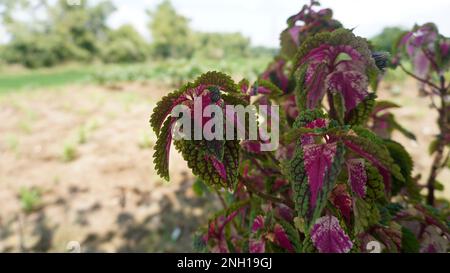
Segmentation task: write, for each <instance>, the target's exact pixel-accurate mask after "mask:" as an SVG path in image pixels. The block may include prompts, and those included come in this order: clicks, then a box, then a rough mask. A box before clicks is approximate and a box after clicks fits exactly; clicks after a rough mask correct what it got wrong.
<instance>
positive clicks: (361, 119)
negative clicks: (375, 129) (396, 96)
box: [345, 93, 377, 125]
mask: <svg viewBox="0 0 450 273" xmlns="http://www.w3.org/2000/svg"><path fill="white" fill-rule="evenodd" d="M376 97H377V96H376V95H375V93H369V95H368V96H367V97H366V98H365V99H364V100H363V101H362V102H361V103H360V104H358V106H356V107H355V108H353V109H352V110H350V111H349V112H348V114H347V115H346V117H345V124H349V125H364V124H365V123H366V122H367V120H368V119H369V117H370V114H371V113H372V110H373V109H374V106H375V99H376Z"/></svg>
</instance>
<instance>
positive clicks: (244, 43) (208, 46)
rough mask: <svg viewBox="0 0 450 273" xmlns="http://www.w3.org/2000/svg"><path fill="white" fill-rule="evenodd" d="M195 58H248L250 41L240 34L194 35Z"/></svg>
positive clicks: (205, 33)
mask: <svg viewBox="0 0 450 273" xmlns="http://www.w3.org/2000/svg"><path fill="white" fill-rule="evenodd" d="M195 37H196V40H197V41H196V51H197V52H196V54H195V55H196V56H200V57H207V58H214V59H221V58H224V57H230V56H231V57H237V56H239V57H241V56H248V55H249V52H250V39H248V38H247V37H244V36H243V35H242V34H241V33H208V32H198V33H196V36H195Z"/></svg>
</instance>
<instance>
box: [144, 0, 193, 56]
mask: <svg viewBox="0 0 450 273" xmlns="http://www.w3.org/2000/svg"><path fill="white" fill-rule="evenodd" d="M147 14H148V15H149V16H150V18H151V20H150V23H149V25H148V26H149V29H150V31H151V34H152V52H153V55H154V56H155V57H159V58H190V57H191V56H192V54H193V52H194V43H195V40H194V35H193V32H192V31H191V29H190V28H189V20H188V19H187V18H186V17H184V16H182V15H180V14H178V13H177V12H176V10H175V8H174V7H173V6H172V4H171V3H170V2H169V1H168V0H165V1H163V2H162V3H161V4H159V5H158V6H157V7H156V10H155V11H150V10H149V11H147Z"/></svg>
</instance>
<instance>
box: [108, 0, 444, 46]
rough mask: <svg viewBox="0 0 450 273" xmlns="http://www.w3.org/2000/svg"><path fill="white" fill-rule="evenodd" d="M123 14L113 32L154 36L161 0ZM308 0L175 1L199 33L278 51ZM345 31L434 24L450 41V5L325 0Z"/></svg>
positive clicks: (126, 1)
mask: <svg viewBox="0 0 450 273" xmlns="http://www.w3.org/2000/svg"><path fill="white" fill-rule="evenodd" d="M113 2H114V3H115V4H116V6H117V7H118V10H117V12H116V13H115V14H113V15H112V16H111V18H110V21H109V24H110V25H111V26H113V27H117V26H120V25H121V24H123V23H131V24H133V25H134V26H135V27H136V28H137V29H138V30H139V32H141V33H142V34H144V35H146V36H149V35H150V34H149V33H148V31H147V28H146V23H147V19H148V18H147V17H146V14H145V10H146V9H148V8H150V9H154V8H155V7H156V6H157V4H158V3H160V2H161V0H113ZM307 2H309V0H172V3H173V5H174V6H175V8H176V9H177V11H178V12H179V13H181V14H183V15H184V16H186V17H188V18H190V20H191V21H190V23H191V27H192V28H193V29H195V30H200V31H224V32H237V31H238V32H241V33H243V34H244V35H246V36H248V37H250V39H251V41H252V43H253V44H254V45H263V46H270V47H276V46H278V36H279V33H280V32H281V31H282V30H283V29H284V28H285V27H286V19H287V18H288V17H289V16H291V15H293V14H295V13H297V12H298V11H299V10H300V9H301V7H302V6H303V5H304V4H305V3H307ZM321 3H322V7H329V8H332V9H333V11H334V14H335V18H336V19H338V20H340V21H341V22H342V23H343V25H344V26H345V27H346V28H355V33H356V34H357V35H360V36H363V37H368V38H370V37H372V36H374V35H376V34H378V33H379V32H380V31H381V30H382V29H383V27H385V26H392V25H397V26H404V27H406V28H411V27H412V26H413V25H414V24H415V23H419V24H423V23H425V22H429V21H433V22H434V23H436V24H437V26H438V27H439V30H440V31H441V33H443V34H444V35H446V36H450V0H377V1H373V0H371V1H369V0H360V1H356V0H322V1H321Z"/></svg>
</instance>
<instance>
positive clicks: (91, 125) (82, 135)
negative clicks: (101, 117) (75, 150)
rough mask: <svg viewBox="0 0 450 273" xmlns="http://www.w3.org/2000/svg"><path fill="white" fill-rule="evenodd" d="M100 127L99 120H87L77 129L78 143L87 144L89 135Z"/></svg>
mask: <svg viewBox="0 0 450 273" xmlns="http://www.w3.org/2000/svg"><path fill="white" fill-rule="evenodd" d="M97 128H98V122H97V121H96V120H92V121H90V122H87V123H85V124H83V125H81V126H80V128H78V131H77V136H76V139H77V141H76V142H77V143H78V144H85V143H86V142H87V140H88V138H89V135H90V134H91V133H92V132H93V131H94V130H96V129H97Z"/></svg>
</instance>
